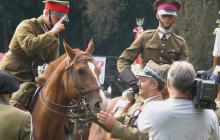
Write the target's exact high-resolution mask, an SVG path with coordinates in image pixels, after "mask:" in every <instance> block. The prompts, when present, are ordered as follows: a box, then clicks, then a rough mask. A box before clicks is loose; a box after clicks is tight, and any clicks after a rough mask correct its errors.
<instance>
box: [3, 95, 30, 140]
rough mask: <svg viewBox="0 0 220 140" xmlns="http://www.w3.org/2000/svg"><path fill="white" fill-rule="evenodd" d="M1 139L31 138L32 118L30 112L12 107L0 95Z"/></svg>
mask: <svg viewBox="0 0 220 140" xmlns="http://www.w3.org/2000/svg"><path fill="white" fill-rule="evenodd" d="M0 111H1V112H0V124H1V125H0V139H1V140H31V139H32V122H31V121H32V119H31V114H30V113H29V112H25V111H22V110H20V109H17V108H15V107H12V106H10V105H9V104H8V102H7V101H6V100H5V99H4V98H2V97H1V96H0Z"/></svg>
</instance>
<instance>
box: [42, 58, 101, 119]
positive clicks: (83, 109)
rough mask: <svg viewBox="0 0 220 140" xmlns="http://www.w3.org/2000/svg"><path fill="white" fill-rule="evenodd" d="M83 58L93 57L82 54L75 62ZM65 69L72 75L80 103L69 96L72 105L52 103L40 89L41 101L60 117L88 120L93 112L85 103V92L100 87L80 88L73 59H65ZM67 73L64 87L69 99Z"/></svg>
mask: <svg viewBox="0 0 220 140" xmlns="http://www.w3.org/2000/svg"><path fill="white" fill-rule="evenodd" d="M84 60H86V61H87V60H92V61H94V59H93V58H92V57H89V56H85V55H82V56H81V57H79V58H78V59H77V61H76V63H78V62H80V61H84ZM65 70H66V71H67V73H69V74H70V76H71V77H72V80H73V81H74V82H75V86H76V89H77V90H76V93H77V95H76V96H78V97H80V99H81V100H80V103H79V104H77V102H76V100H75V99H73V98H71V100H70V101H69V102H73V103H74V102H75V104H73V105H68V106H66V105H60V104H57V103H54V102H52V101H50V100H49V99H47V98H46V97H45V96H44V94H43V92H42V90H41V92H40V97H41V99H42V101H43V103H44V104H45V105H46V106H47V108H48V109H49V110H50V111H51V112H54V113H56V114H58V115H60V116H62V117H68V118H71V119H74V120H78V121H83V122H88V121H91V120H92V119H94V118H95V116H94V114H93V112H92V111H91V109H90V108H89V103H87V102H86V101H87V100H86V96H85V94H86V93H88V92H91V91H94V90H99V89H101V87H100V86H92V87H89V88H86V89H84V88H82V86H81V83H80V81H79V78H78V76H77V72H76V69H75V68H74V66H73V61H72V60H67V65H66V67H65ZM69 74H67V87H66V90H67V91H66V97H67V98H68V99H69V96H68V83H69V76H68V75H69ZM57 108H62V109H65V110H68V111H70V110H72V111H75V110H78V111H79V113H73V112H68V111H67V112H66V111H65V112H60V111H58V110H57Z"/></svg>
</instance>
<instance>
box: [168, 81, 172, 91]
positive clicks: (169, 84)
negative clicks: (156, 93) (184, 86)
mask: <svg viewBox="0 0 220 140" xmlns="http://www.w3.org/2000/svg"><path fill="white" fill-rule="evenodd" d="M171 84H172V83H171V81H170V80H167V88H169V89H170V88H171V86H172V85H171Z"/></svg>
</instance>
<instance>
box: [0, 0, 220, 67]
mask: <svg viewBox="0 0 220 140" xmlns="http://www.w3.org/2000/svg"><path fill="white" fill-rule="evenodd" d="M42 1H43V0H42ZM42 1H38V0H37V1H35V0H5V1H1V5H0V16H1V20H0V27H1V28H0V46H1V48H0V51H4V50H5V49H3V47H2V46H5V47H7V46H8V43H9V41H10V39H11V37H12V35H13V33H14V30H15V28H16V26H17V25H18V24H19V22H20V21H22V20H24V19H27V18H32V17H38V16H39V15H40V14H41V13H42V9H43V4H42ZM153 1H154V0H80V1H76V0H75V1H70V7H71V9H70V13H69V17H70V22H69V23H68V24H67V25H66V30H65V32H64V33H62V34H61V37H62V38H65V39H66V40H67V42H68V43H70V44H71V46H73V47H78V48H81V49H84V48H86V46H87V43H88V41H89V39H90V38H94V40H95V55H102V56H108V55H113V56H118V55H120V54H121V53H122V51H123V50H124V49H125V48H127V47H129V45H130V44H131V42H132V41H133V40H134V33H133V32H132V30H133V28H134V27H135V26H136V18H145V22H144V25H143V27H144V29H145V30H146V29H150V28H156V27H157V25H158V23H157V20H156V19H155V10H154V7H153ZM182 3H183V9H182V10H181V11H180V13H179V15H178V20H177V23H176V28H175V29H176V32H177V34H179V35H181V36H183V37H184V38H185V39H186V41H187V43H188V45H189V50H190V51H189V53H190V61H191V62H193V64H194V66H195V67H196V69H208V68H210V67H211V66H212V50H213V46H214V39H215V36H214V35H213V31H214V29H215V27H216V24H215V21H216V19H217V16H218V10H219V9H220V1H219V0H208V1H207V0H182ZM61 52H63V48H61Z"/></svg>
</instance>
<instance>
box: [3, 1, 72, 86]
mask: <svg viewBox="0 0 220 140" xmlns="http://www.w3.org/2000/svg"><path fill="white" fill-rule="evenodd" d="M68 12H69V2H68V1H66V0H46V1H44V10H43V14H42V15H41V16H40V17H38V18H37V19H36V18H32V19H27V20H24V21H22V22H21V23H20V24H19V25H18V26H17V28H16V31H15V33H14V35H13V38H12V40H11V42H10V44H9V51H8V52H7V53H6V54H5V56H4V57H3V59H2V60H1V62H0V69H3V70H5V71H7V72H9V73H10V74H12V75H13V76H15V78H16V79H17V80H18V81H19V82H20V83H24V82H33V81H34V78H35V77H36V76H37V67H38V66H40V65H43V64H44V63H49V62H51V61H53V60H54V59H56V58H57V57H58V55H59V45H60V42H59V36H58V34H59V33H60V32H62V31H63V30H64V29H65V26H64V22H68V16H67V14H68Z"/></svg>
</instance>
